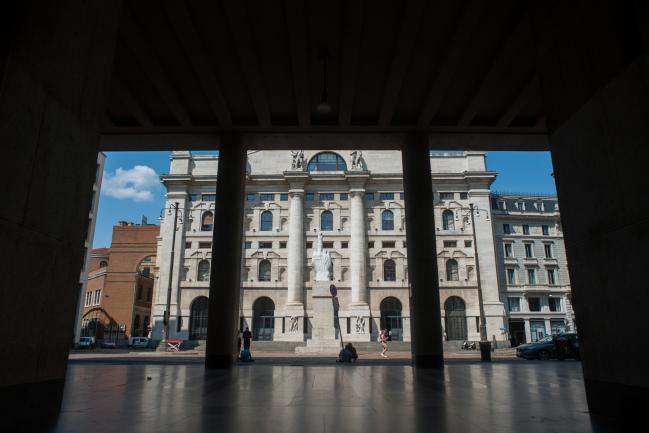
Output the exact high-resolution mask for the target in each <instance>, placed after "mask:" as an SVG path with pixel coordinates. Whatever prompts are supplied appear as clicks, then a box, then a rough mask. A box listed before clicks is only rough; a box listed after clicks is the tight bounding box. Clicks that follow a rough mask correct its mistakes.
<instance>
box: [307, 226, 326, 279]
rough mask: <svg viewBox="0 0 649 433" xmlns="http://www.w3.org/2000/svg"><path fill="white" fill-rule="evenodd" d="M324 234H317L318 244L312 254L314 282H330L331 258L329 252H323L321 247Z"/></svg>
mask: <svg viewBox="0 0 649 433" xmlns="http://www.w3.org/2000/svg"><path fill="white" fill-rule="evenodd" d="M323 239H324V234H323V233H322V232H318V242H317V244H316V250H315V251H314V252H313V258H312V259H311V261H312V263H313V269H314V270H315V280H316V281H330V280H331V256H330V255H329V251H325V250H324V249H323V247H322V244H323Z"/></svg>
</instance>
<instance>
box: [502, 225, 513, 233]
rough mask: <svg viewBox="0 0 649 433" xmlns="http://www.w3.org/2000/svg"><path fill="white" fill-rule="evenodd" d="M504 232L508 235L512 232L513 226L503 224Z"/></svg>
mask: <svg viewBox="0 0 649 433" xmlns="http://www.w3.org/2000/svg"><path fill="white" fill-rule="evenodd" d="M503 233H505V234H506V235H510V234H512V228H511V226H510V225H509V224H503Z"/></svg>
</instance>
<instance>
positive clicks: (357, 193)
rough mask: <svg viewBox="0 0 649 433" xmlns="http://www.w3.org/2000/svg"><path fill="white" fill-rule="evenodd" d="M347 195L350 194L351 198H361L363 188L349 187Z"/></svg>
mask: <svg viewBox="0 0 649 433" xmlns="http://www.w3.org/2000/svg"><path fill="white" fill-rule="evenodd" d="M349 195H350V196H351V198H354V197H360V198H363V196H364V195H365V190H364V189H360V188H354V189H350V190H349Z"/></svg>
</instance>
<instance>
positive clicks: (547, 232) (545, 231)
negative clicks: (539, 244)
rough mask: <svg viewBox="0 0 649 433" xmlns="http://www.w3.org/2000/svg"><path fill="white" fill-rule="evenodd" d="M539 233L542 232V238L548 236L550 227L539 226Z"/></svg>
mask: <svg viewBox="0 0 649 433" xmlns="http://www.w3.org/2000/svg"><path fill="white" fill-rule="evenodd" d="M541 231H542V232H543V236H550V227H548V226H541Z"/></svg>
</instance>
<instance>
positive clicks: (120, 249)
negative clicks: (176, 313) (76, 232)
mask: <svg viewBox="0 0 649 433" xmlns="http://www.w3.org/2000/svg"><path fill="white" fill-rule="evenodd" d="M159 233H160V227H159V226H156V225H136V224H133V223H127V222H120V223H119V224H118V225H116V226H115V227H113V237H112V241H111V246H110V248H97V249H94V250H92V252H91V255H90V264H89V268H88V269H89V272H88V285H87V289H86V294H85V298H84V306H83V318H82V321H81V335H82V336H94V337H95V338H96V339H97V340H113V341H116V342H117V343H118V344H120V343H121V344H124V342H125V341H126V339H127V338H128V337H131V336H148V334H149V331H150V322H151V299H152V297H153V282H154V278H155V266H156V256H155V255H156V242H157V241H156V238H157V237H158V235H159Z"/></svg>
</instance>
